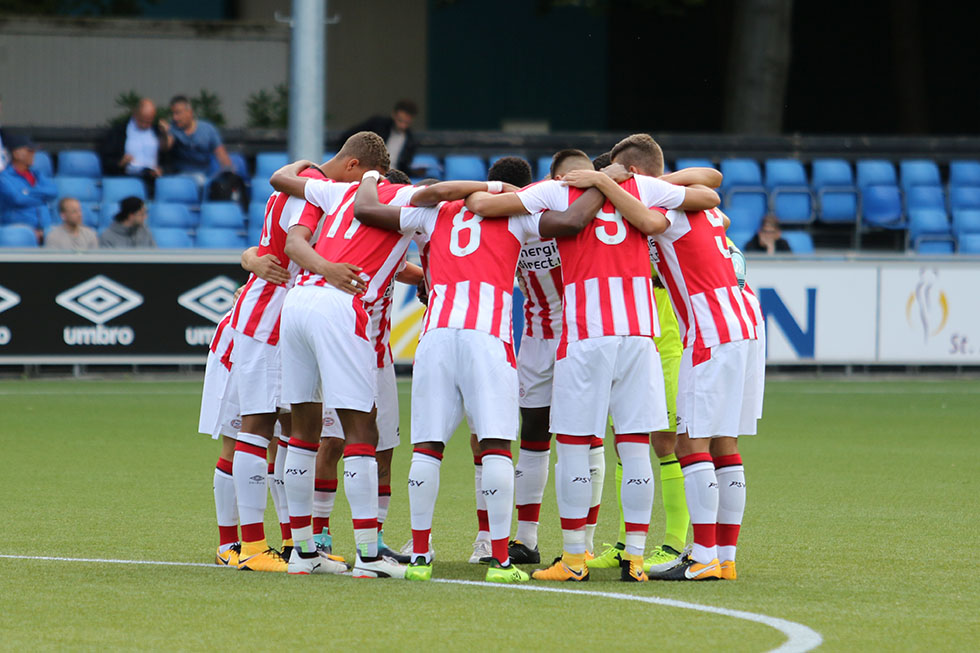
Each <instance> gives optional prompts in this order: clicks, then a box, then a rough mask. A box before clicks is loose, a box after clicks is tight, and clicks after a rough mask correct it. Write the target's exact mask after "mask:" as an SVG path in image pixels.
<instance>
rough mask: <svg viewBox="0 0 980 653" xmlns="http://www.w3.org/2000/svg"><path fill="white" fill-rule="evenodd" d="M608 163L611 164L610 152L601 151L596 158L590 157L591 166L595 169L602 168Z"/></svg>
mask: <svg viewBox="0 0 980 653" xmlns="http://www.w3.org/2000/svg"><path fill="white" fill-rule="evenodd" d="M610 165H612V154H611V153H609V152H603V153H602V154H600V155H599V156H597V157H596V158H594V159H592V167H593V168H595V169H596V170H602V169H603V168H606V167H608V166H610Z"/></svg>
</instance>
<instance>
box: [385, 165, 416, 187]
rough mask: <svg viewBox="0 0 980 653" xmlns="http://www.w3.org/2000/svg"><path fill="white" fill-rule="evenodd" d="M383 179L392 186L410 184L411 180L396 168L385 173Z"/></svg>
mask: <svg viewBox="0 0 980 653" xmlns="http://www.w3.org/2000/svg"><path fill="white" fill-rule="evenodd" d="M385 179H387V180H388V181H390V182H391V183H393V184H411V183H412V179H411V177H409V176H408V175H406V174H405V173H404V172H402V171H401V170H399V169H398V168H391V169H390V170H388V172H387V173H385Z"/></svg>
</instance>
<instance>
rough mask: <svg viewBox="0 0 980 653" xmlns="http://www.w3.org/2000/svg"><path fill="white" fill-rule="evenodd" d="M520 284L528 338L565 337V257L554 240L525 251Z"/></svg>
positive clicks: (519, 271) (519, 269) (536, 242)
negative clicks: (562, 304) (562, 274)
mask: <svg viewBox="0 0 980 653" xmlns="http://www.w3.org/2000/svg"><path fill="white" fill-rule="evenodd" d="M517 283H518V285H519V286H520V289H521V292H522V293H524V335H526V336H530V337H532V338H541V339H544V340H551V339H553V338H557V337H559V336H560V335H561V296H562V289H563V287H564V286H563V284H562V280H561V257H560V256H559V255H558V243H556V242H555V240H554V238H551V239H548V240H541V239H540V238H536V239H533V240H531V241H529V242H527V243H525V244H524V247H522V248H521V256H520V258H519V259H518V261H517Z"/></svg>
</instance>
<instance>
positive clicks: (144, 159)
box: [99, 98, 168, 184]
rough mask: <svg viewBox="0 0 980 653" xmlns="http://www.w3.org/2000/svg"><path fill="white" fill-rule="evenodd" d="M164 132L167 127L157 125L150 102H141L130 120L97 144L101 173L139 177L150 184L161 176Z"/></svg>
mask: <svg viewBox="0 0 980 653" xmlns="http://www.w3.org/2000/svg"><path fill="white" fill-rule="evenodd" d="M166 131H167V123H166V122H164V121H162V120H161V121H159V122H157V107H156V105H155V104H153V100H150V99H148V98H143V99H142V100H140V101H139V103H138V104H137V105H136V108H135V109H133V115H132V116H131V117H130V119H129V120H127V121H126V122H121V123H119V124H117V125H114V126H112V127H111V128H110V129H109V132H108V133H107V134H106V135H105V137H104V138H103V140H102V142H101V143H100V144H99V155H100V157H101V158H102V171H103V173H104V174H106V175H109V176H116V175H132V176H135V177H142V178H143V179H144V180H145V181H146V182H147V184H152V183H153V180H154V179H156V178H157V177H159V176H160V175H161V174H163V169H162V167H161V165H160V158H161V155H162V154H163V153H165V152H166V151H167V146H168V139H167V136H166Z"/></svg>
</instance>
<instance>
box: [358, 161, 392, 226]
mask: <svg viewBox="0 0 980 653" xmlns="http://www.w3.org/2000/svg"><path fill="white" fill-rule="evenodd" d="M380 176H381V175H380V174H379V173H378V171H377V170H368V171H367V172H365V173H364V176H363V177H362V178H361V185H360V186H358V187H357V195H356V196H355V197H354V218H356V219H357V221H358V222H360V223H361V224H366V225H368V226H369V227H379V228H381V229H388V230H389V231H399V230H400V229H401V224H400V218H401V207H398V206H389V205H387V204H384V203H382V202H381V200H380V199H378V178H379V177H380Z"/></svg>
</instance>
